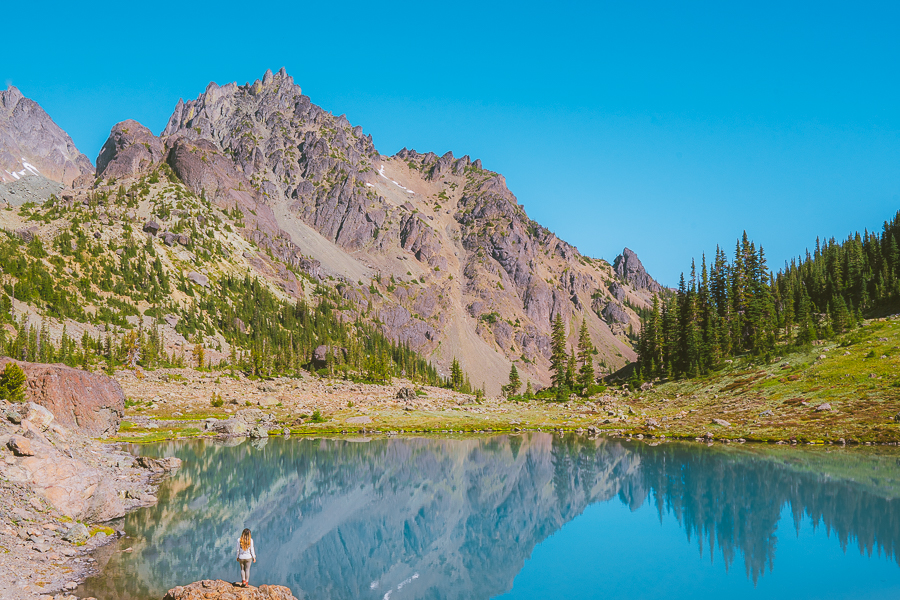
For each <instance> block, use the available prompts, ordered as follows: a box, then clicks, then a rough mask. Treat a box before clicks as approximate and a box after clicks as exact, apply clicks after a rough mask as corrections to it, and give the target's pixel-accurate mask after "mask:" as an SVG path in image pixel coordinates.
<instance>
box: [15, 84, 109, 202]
mask: <svg viewBox="0 0 900 600" xmlns="http://www.w3.org/2000/svg"><path fill="white" fill-rule="evenodd" d="M93 173H94V167H93V165H91V161H90V160H89V159H88V158H87V157H86V156H85V155H84V154H82V153H81V152H79V151H78V149H77V148H76V147H75V144H74V142H72V138H70V137H69V135H68V134H67V133H66V132H65V131H63V130H62V129H60V127H59V126H58V125H57V124H56V123H54V122H53V119H51V118H50V116H49V115H48V114H47V113H46V112H44V109H42V108H41V107H40V106H39V105H38V104H37V103H36V102H34V101H33V100H30V99H29V98H26V97H24V96H23V95H22V92H20V91H19V90H18V89H17V88H15V87H13V86H9V88H7V89H6V90H5V91H3V92H0V183H9V182H15V181H18V180H20V179H23V178H27V177H29V176H40V175H42V176H44V177H46V178H47V179H49V180H52V181H56V182H59V183H62V184H65V185H71V184H72V183H73V182H74V181H75V180H76V179H78V178H79V177H82V176H86V177H87V178H90V177H91V176H92V175H93ZM83 181H84V183H87V180H86V179H83Z"/></svg>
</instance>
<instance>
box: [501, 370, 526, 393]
mask: <svg viewBox="0 0 900 600" xmlns="http://www.w3.org/2000/svg"><path fill="white" fill-rule="evenodd" d="M520 387H522V381H521V380H520V379H519V371H518V369H516V365H515V363H513V365H512V366H511V367H510V368H509V383H508V384H506V385H505V386H504V391H505V392H506V394H507V395H508V396H515V395H516V394H518V393H519V388H520Z"/></svg>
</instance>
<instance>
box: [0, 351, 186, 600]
mask: <svg viewBox="0 0 900 600" xmlns="http://www.w3.org/2000/svg"><path fill="white" fill-rule="evenodd" d="M8 360H9V359H3V360H0V363H5V362H8ZM19 364H20V365H21V366H22V367H23V369H25V371H26V373H27V374H28V376H29V380H28V383H29V390H28V394H29V401H28V402H26V403H24V404H11V403H8V402H3V401H0V598H2V599H3V600H7V599H9V600H18V599H33V598H44V600H47V599H49V598H51V597H56V598H70V597H71V594H70V593H69V592H70V591H71V590H74V589H75V588H76V587H77V584H78V583H79V582H80V581H82V580H83V579H84V577H86V576H87V575H88V574H90V573H91V572H92V568H93V566H94V559H93V558H91V556H90V554H91V552H93V551H94V550H96V549H97V548H98V547H100V546H102V545H104V544H106V543H108V542H110V541H111V540H112V539H115V538H117V537H120V536H122V535H124V534H123V532H121V531H119V530H117V529H116V528H115V527H110V526H109V523H110V522H112V523H113V524H114V523H115V521H114V520H115V519H117V518H119V517H122V516H124V515H125V514H126V512H128V511H130V510H134V509H136V508H140V507H142V506H148V505H151V504H154V503H155V502H156V497H155V496H154V495H153V494H154V492H155V490H156V486H157V483H158V481H159V480H160V478H161V477H162V476H163V475H164V474H165V473H166V472H168V471H171V470H173V469H176V468H178V466H180V461H178V460H177V459H168V460H148V459H136V458H135V457H134V456H132V455H131V454H129V453H127V452H125V451H124V450H123V449H122V447H121V446H120V445H116V444H109V443H104V442H102V441H98V440H97V439H96V437H95V436H97V435H100V434H110V433H114V432H115V431H116V430H117V429H118V426H119V422H120V420H121V416H122V412H123V409H124V395H123V393H122V390H121V388H120V387H119V385H118V384H117V383H116V382H115V381H114V380H112V379H110V378H108V377H105V376H103V375H97V374H91V373H86V372H84V371H78V370H77V369H70V368H68V367H65V366H62V365H34V364H30V363H19ZM0 366H2V364H0ZM48 407H52V408H53V411H51V410H50V409H49V408H48Z"/></svg>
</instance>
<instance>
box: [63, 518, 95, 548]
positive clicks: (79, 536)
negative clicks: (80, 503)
mask: <svg viewBox="0 0 900 600" xmlns="http://www.w3.org/2000/svg"><path fill="white" fill-rule="evenodd" d="M90 537H91V532H90V531H88V528H87V527H85V526H84V525H82V524H81V523H75V524H74V525H72V526H71V527H69V530H68V531H67V532H66V534H65V535H64V536H63V539H64V540H66V541H67V542H71V543H73V544H82V543H84V542H86V541H88V539H89V538H90Z"/></svg>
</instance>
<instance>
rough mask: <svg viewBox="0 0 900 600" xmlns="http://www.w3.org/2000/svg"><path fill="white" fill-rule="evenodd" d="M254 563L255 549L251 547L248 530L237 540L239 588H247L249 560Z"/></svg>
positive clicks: (251, 539) (251, 540)
mask: <svg viewBox="0 0 900 600" xmlns="http://www.w3.org/2000/svg"><path fill="white" fill-rule="evenodd" d="M251 559H252V560H253V562H256V549H255V548H254V547H253V538H251V537H250V530H249V529H245V530H244V531H243V532H242V533H241V539H240V540H238V553H237V561H238V563H240V565H241V587H247V585H249V583H250V560H251Z"/></svg>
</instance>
